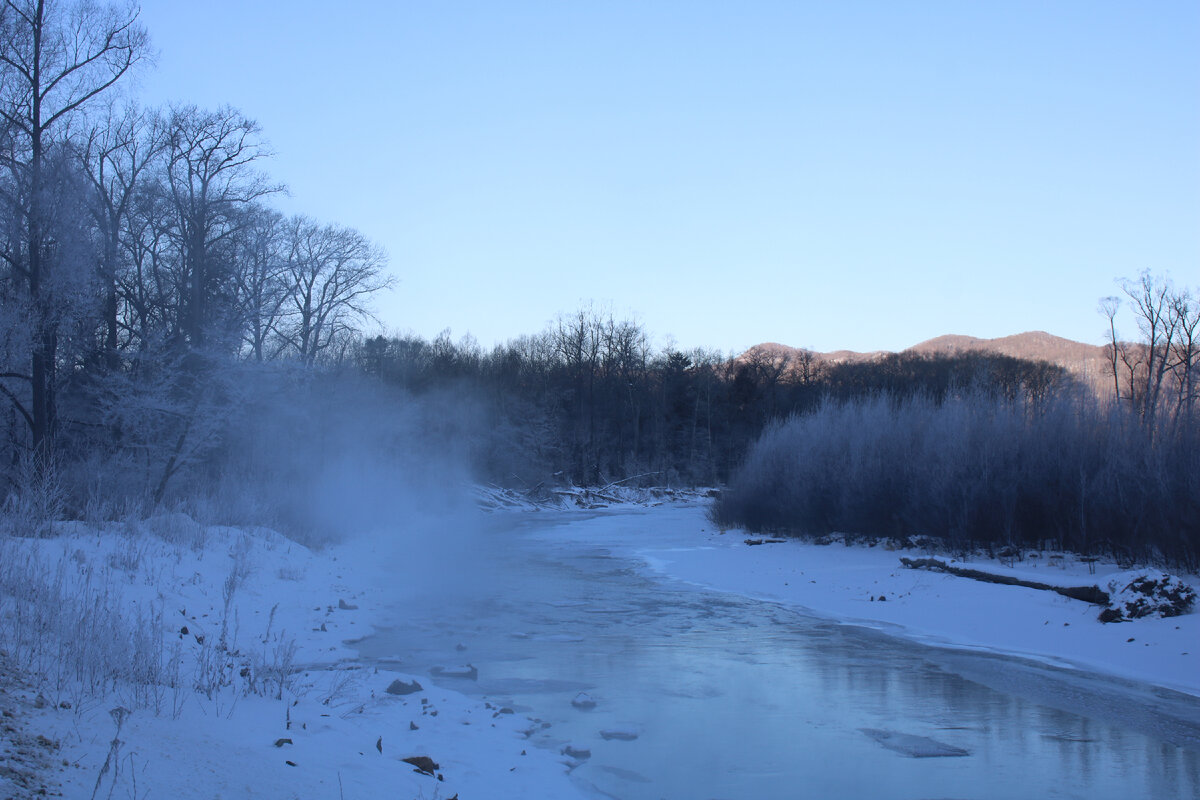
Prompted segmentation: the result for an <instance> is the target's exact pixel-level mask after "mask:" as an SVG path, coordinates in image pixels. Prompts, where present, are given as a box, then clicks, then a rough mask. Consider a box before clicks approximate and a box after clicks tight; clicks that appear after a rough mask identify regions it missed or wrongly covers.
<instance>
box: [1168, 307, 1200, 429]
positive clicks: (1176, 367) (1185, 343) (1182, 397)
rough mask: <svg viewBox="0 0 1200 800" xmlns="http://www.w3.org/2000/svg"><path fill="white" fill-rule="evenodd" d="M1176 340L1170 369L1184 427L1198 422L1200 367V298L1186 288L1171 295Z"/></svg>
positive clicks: (1191, 427)
mask: <svg viewBox="0 0 1200 800" xmlns="http://www.w3.org/2000/svg"><path fill="white" fill-rule="evenodd" d="M1171 315H1172V316H1173V317H1174V319H1175V321H1176V324H1175V331H1176V335H1175V340H1174V341H1173V342H1172V344H1171V348H1170V356H1171V364H1170V369H1171V371H1172V373H1173V374H1174V376H1175V382H1176V389H1177V397H1176V412H1175V418H1176V420H1177V422H1181V424H1182V425H1183V428H1184V430H1186V431H1191V430H1192V429H1193V426H1194V425H1195V409H1196V400H1197V394H1198V392H1200V387H1198V386H1197V380H1196V372H1197V371H1198V370H1200V300H1197V298H1195V297H1193V296H1192V295H1191V293H1190V292H1188V291H1186V290H1185V291H1182V292H1180V293H1178V294H1176V295H1175V296H1173V297H1172V298H1171Z"/></svg>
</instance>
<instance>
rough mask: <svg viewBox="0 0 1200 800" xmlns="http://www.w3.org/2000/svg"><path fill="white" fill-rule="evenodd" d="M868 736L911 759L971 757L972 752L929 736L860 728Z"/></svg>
mask: <svg viewBox="0 0 1200 800" xmlns="http://www.w3.org/2000/svg"><path fill="white" fill-rule="evenodd" d="M859 730H861V731H862V732H863V733H865V734H866V735H867V736H870V737H871V738H872V739H874V740H875V741H877V742H879V743H880V744H881V745H883V746H884V747H886V748H887V749H888V750H894V751H896V752H897V753H900V754H901V755H906V756H908V757H909V758H949V757H954V756H969V755H971V752H970V751H969V750H964V749H963V748H961V747H955V746H954V745H952V744H946V743H945V742H939V741H937V740H936V739H930V738H929V737H928V736H916V735H914V734H911V733H900V732H898V731H885V730H880V729H879V728H859Z"/></svg>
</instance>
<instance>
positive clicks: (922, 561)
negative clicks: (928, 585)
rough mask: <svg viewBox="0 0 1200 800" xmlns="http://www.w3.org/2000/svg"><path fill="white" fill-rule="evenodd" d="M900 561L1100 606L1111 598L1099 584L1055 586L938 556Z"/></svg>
mask: <svg viewBox="0 0 1200 800" xmlns="http://www.w3.org/2000/svg"><path fill="white" fill-rule="evenodd" d="M900 563H901V564H903V565H904V566H906V567H908V568H909V569H929V570H933V571H935V572H948V573H950V574H951V575H957V576H959V577H961V578H971V579H972V580H976V581H984V582H986V583H1001V584H1004V585H1006V586H1024V587H1025V588H1027V589H1041V590H1043V591H1050V592H1056V593H1058V594H1061V595H1063V596H1064V597H1070V598H1071V599H1072V600H1082V601H1083V602H1085V603H1094V604H1095V605H1098V606H1107V605H1108V600H1109V597H1108V593H1107V592H1105V591H1102V590H1101V589H1100V587H1098V586H1054V585H1052V584H1049V583H1039V582H1038V581H1027V580H1023V579H1021V578H1016V577H1013V576H1012V575H997V574H996V573H994V572H984V571H983V570H978V569H967V568H965V567H956V566H954V565H953V564H947V563H946V562H945V561H941V560H939V559H936V558H904V557H903V556H902V557H901V558H900Z"/></svg>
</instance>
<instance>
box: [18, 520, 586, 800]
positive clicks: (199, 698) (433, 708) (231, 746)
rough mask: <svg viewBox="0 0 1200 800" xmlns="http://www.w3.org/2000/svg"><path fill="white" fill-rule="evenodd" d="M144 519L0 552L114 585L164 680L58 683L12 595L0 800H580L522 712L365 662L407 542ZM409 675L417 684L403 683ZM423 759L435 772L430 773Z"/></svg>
mask: <svg viewBox="0 0 1200 800" xmlns="http://www.w3.org/2000/svg"><path fill="white" fill-rule="evenodd" d="M135 527H138V528H139V530H131V529H130V528H127V527H126V526H121V525H111V526H107V529H105V530H93V529H89V528H87V527H86V526H84V525H82V524H78V523H67V524H59V525H58V526H56V528H57V530H56V536H55V537H53V538H47V539H9V540H6V541H5V542H3V543H2V544H3V547H4V548H5V550H4V553H3V554H2V555H4V556H5V557H6V558H8V559H9V560H10V561H15V560H20V559H24V560H25V563H26V564H28V565H30V569H31V571H33V572H38V571H39V570H40V573H39V574H41V575H42V576H44V577H48V578H49V579H50V581H51V582H56V583H57V584H58V585H59V586H60V588H65V589H66V590H67V591H68V592H73V591H76V590H77V589H78V590H80V591H83V590H84V588H85V587H95V586H103V587H104V588H103V591H102V593H100V594H98V595H96V597H101V598H103V602H104V603H107V604H108V605H109V606H111V608H112V609H114V610H115V611H116V612H117V613H118V614H119V615H121V616H122V617H124V618H125V619H127V620H137V621H138V623H145V622H146V621H147V620H150V621H152V625H151V627H153V628H155V629H156V630H155V631H154V633H157V634H158V635H159V637H160V639H161V648H160V649H154V650H153V652H155V653H157V656H158V657H159V658H160V659H161V662H162V665H163V666H164V667H165V674H163V673H162V672H160V673H158V681H160V683H158V684H157V685H155V686H141V687H137V686H133V685H125V684H120V683H118V684H117V685H115V686H113V687H110V688H109V689H107V690H105V691H102V692H99V693H88V692H85V691H83V690H81V689H80V688H79V686H78V682H77V681H76V682H73V681H72V680H69V679H64V680H55V679H54V677H53V676H52V675H51V674H50V667H49V666H48V661H47V660H46V659H45V658H40V660H39V657H37V656H36V654H34V651H33V649H32V648H31V647H30V646H29V643H25V644H24V645H22V643H21V642H19V641H17V639H16V635H15V633H14V631H16V630H18V629H19V628H20V625H19V624H18V623H17V622H16V621H15V620H16V615H17V614H19V613H24V611H26V610H28V609H29V608H31V607H32V606H29V605H26V606H22V603H26V602H27V601H26V600H24V599H16V598H14V597H13V596H12V595H11V594H10V595H9V596H8V597H6V598H5V602H6V605H4V607H3V611H4V616H3V618H2V619H0V624H2V625H5V626H7V627H6V629H5V631H4V632H5V633H7V634H9V635H8V636H7V639H8V649H9V650H11V651H12V653H11V656H12V657H11V658H9V657H7V656H5V657H4V658H3V661H0V673H6V674H5V675H3V676H0V677H4V678H6V679H5V680H0V706H3V708H2V709H0V711H2V712H6V722H7V723H8V724H7V725H6V728H7V730H6V732H5V734H4V736H3V737H0V745H3V746H2V747H0V795H3V796H6V797H7V796H10V795H12V796H16V797H23V796H32V794H33V793H34V792H35V791H36V788H37V787H38V786H45V787H47V789H48V790H49V791H51V792H55V791H57V792H61V795H62V796H63V797H65V798H90V797H92V796H93V792H96V791H97V787H99V790H98V793H97V794H96V796H99V797H104V796H110V795H109V792H110V790H115V793H114V794H112V795H111V796H125V795H127V794H130V795H132V796H137V797H139V798H141V797H145V796H148V797H151V798H154V797H160V798H161V797H171V798H180V799H181V800H187V799H188V798H197V800H199V799H200V798H205V800H207V799H208V798H212V797H218V796H220V797H247V798H256V797H257V798H321V797H326V798H333V799H337V798H342V797H382V796H388V797H397V798H426V799H429V798H435V797H437V798H447V799H448V798H452V797H462V798H464V800H466V798H479V797H491V798H526V797H534V796H553V797H563V798H570V797H579V796H582V795H580V793H579V790H578V789H577V788H576V787H575V786H574V785H573V784H572V783H571V781H570V778H569V775H568V772H567V769H566V766H565V765H564V763H563V759H562V758H561V757H560V756H559V754H557V753H552V752H550V751H546V750H539V749H537V748H535V747H533V746H532V745H531V744H530V743H529V742H528V741H526V731H527V730H528V729H529V728H530V727H531V724H533V723H531V721H530V720H529V719H528V718H526V717H524V716H523V715H520V714H514V713H512V710H511V709H505V708H502V707H501V706H499V705H495V704H492V703H490V702H487V701H486V700H481V699H476V698H470V697H467V696H465V695H463V694H461V693H459V692H455V691H451V690H447V689H443V688H441V687H439V686H438V685H437V684H436V682H435V681H436V679H435V678H431V676H430V675H408V674H403V673H398V672H393V671H390V670H386V669H382V668H375V667H374V666H369V665H365V664H363V663H362V662H360V661H359V659H358V656H357V653H356V652H355V651H354V650H353V648H352V646H351V644H350V642H353V641H354V640H356V639H357V638H359V637H362V636H365V635H368V634H370V633H371V632H372V631H373V630H374V629H375V628H376V627H377V626H381V625H385V624H386V622H387V620H386V618H385V616H384V615H385V614H386V613H387V611H388V609H389V607H394V597H393V596H392V595H393V589H394V588H395V587H394V585H393V583H392V580H391V579H392V578H394V575H395V571H396V569H397V563H396V561H397V559H399V558H401V557H402V556H401V555H400V554H399V553H397V551H396V550H395V548H394V546H392V547H391V549H389V547H388V545H387V544H386V543H384V544H380V543H375V542H372V541H370V540H368V539H367V538H366V537H362V538H360V539H357V540H351V541H348V542H346V543H343V544H340V545H335V546H332V547H329V548H327V549H324V550H322V551H313V550H310V549H308V548H306V547H304V546H302V545H299V544H297V543H295V542H293V541H290V540H288V539H286V538H285V537H283V536H281V535H279V534H277V533H274V532H273V531H268V530H265V529H256V530H242V529H235V528H223V527H204V526H200V525H197V524H196V523H195V522H192V521H191V520H190V519H188V518H186V517H184V516H183V515H170V516H168V517H165V518H161V519H159V520H150V521H148V522H147V523H143V524H140V525H138V526H135ZM230 576H237V579H236V585H235V586H233V591H232V592H230V591H229V589H230V585H231V584H230V581H231V580H232V579H231V577H230ZM88 591H90V589H88ZM230 594H232V597H231V599H230V601H229V603H228V609H226V597H227V596H228V595H230ZM28 602H29V603H33V602H37V601H28ZM218 640H224V641H225V642H226V644H225V645H224V647H221V646H214V643H215V642H216V641H218ZM47 644H48V643H47ZM154 647H155V648H158V646H157V645H155V646H154ZM0 649H3V648H0ZM49 649H50V648H49V647H47V648H46V650H47V652H49ZM31 654H32V655H31ZM23 659H24V660H25V661H26V662H27V663H21V662H22V660H23ZM31 666H32V667H33V668H32V669H31ZM448 666H449V665H448ZM6 667H7V670H6V669H5V668H6ZM22 673H23V674H22ZM39 674H40V676H41V680H40V681H39V680H38V677H39ZM22 678H23V679H24V680H22ZM161 681H165V682H166V683H171V684H174V686H169V685H164V684H163V683H162V682H161ZM396 681H398V682H399V683H395V684H394V683H393V682H396ZM414 681H415V682H416V683H417V684H419V685H420V687H421V688H420V690H419V691H414V692H412V693H411V694H399V693H397V692H401V691H404V685H411V684H412V683H413V682H414ZM35 684H37V685H36V686H35ZM389 687H393V690H392V693H389V691H388V689H389ZM117 708H125V709H128V711H129V712H130V713H125V712H117V713H116V715H114V713H113V712H114V710H115V709H117ZM9 715H11V716H9ZM118 716H120V717H121V720H120V728H119V732H118V727H117V717H118ZM114 740H119V742H120V744H119V745H117V744H114ZM421 757H426V758H428V759H431V760H432V762H433V763H434V764H436V767H433V768H431V769H428V770H426V771H425V772H422V771H420V770H419V769H418V766H420V765H422V764H423V765H425V766H428V765H429V762H423V761H421ZM405 758H414V759H417V761H418V762H420V763H419V764H417V765H414V764H413V763H412V762H410V763H405V762H404V761H403V759H405Z"/></svg>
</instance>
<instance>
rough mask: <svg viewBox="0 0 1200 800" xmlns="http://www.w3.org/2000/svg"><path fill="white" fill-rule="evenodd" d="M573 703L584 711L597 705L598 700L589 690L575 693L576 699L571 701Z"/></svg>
mask: <svg viewBox="0 0 1200 800" xmlns="http://www.w3.org/2000/svg"><path fill="white" fill-rule="evenodd" d="M571 705H573V706H575V707H576V708H579V709H582V710H584V711H591V710H592V709H593V708H595V707H596V701H595V700H593V699H592V696H591V695H590V694H588V693H587V692H580V693H579V694H577V695H575V699H573V700H572V701H571Z"/></svg>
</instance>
